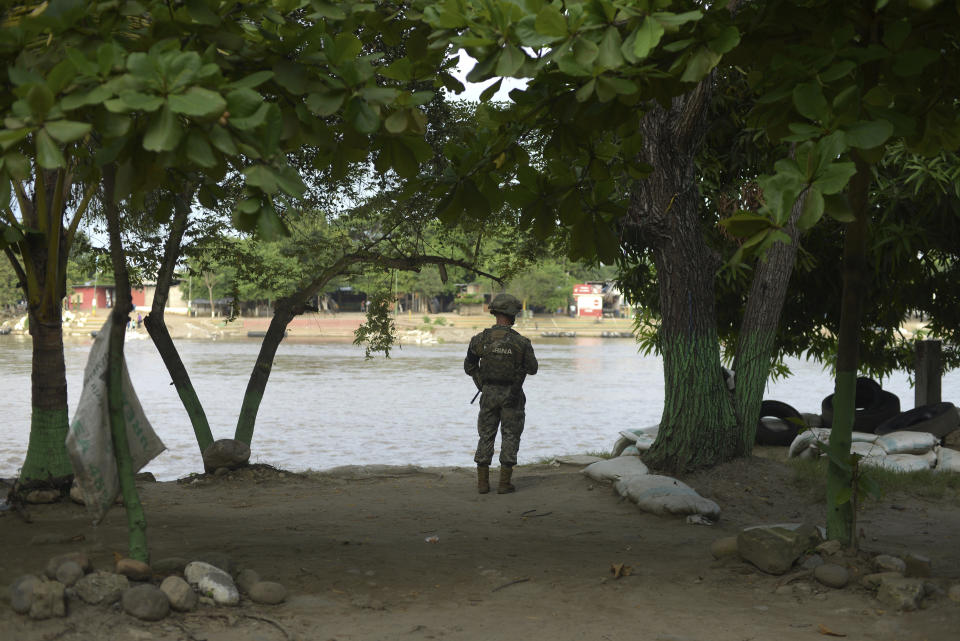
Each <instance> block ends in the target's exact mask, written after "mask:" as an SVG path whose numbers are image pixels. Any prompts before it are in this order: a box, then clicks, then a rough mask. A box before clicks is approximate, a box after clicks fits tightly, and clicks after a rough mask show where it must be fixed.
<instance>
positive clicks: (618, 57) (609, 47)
mask: <svg viewBox="0 0 960 641" xmlns="http://www.w3.org/2000/svg"><path fill="white" fill-rule="evenodd" d="M622 45H623V41H622V40H620V31H619V30H618V29H617V28H616V27H614V26H610V27H607V30H606V31H605V32H604V34H603V39H602V40H601V41H600V50H599V52H598V54H597V64H598V65H600V66H601V67H603V68H604V69H616V68H618V67H620V66H621V65H622V64H623V54H622V53H620V47H621V46H622Z"/></svg>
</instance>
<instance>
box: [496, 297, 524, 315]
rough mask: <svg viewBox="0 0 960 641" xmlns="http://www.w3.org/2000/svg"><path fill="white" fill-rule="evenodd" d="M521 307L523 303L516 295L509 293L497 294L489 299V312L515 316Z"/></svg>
mask: <svg viewBox="0 0 960 641" xmlns="http://www.w3.org/2000/svg"><path fill="white" fill-rule="evenodd" d="M521 309H523V305H522V304H521V303H520V301H519V300H518V299H517V297H516V296H511V295H510V294H497V295H496V296H494V297H493V300H492V301H490V313H491V314H493V313H494V312H500V313H501V314H506V315H507V316H516V315H517V314H519V313H520V310H521Z"/></svg>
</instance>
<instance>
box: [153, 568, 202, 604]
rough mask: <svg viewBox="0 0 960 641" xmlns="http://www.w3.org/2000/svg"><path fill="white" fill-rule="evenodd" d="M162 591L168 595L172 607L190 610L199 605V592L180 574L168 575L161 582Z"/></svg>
mask: <svg viewBox="0 0 960 641" xmlns="http://www.w3.org/2000/svg"><path fill="white" fill-rule="evenodd" d="M160 591H161V592H163V593H164V594H166V595H167V600H169V601H170V607H172V608H173V609H174V610H179V611H180V612H189V611H191V610H193V609H194V608H196V607H197V601H198V597H197V593H196V592H194V591H193V588H191V587H190V584H189V583H187V582H186V581H184V580H183V579H181V578H180V577H178V576H168V577H167V578H165V579H164V580H163V583H161V584H160Z"/></svg>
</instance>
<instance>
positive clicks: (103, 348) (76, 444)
mask: <svg viewBox="0 0 960 641" xmlns="http://www.w3.org/2000/svg"><path fill="white" fill-rule="evenodd" d="M112 320H113V316H112V315H110V316H108V317H107V322H106V323H104V324H103V327H102V328H101V329H100V331H99V333H98V334H97V338H96V339H95V340H94V341H93V346H92V347H91V348H90V356H89V357H88V358H87V365H86V367H85V368H84V371H83V391H82V392H81V393H80V401H79V403H78V405H77V411H76V413H74V415H73V421H72V422H71V423H70V430H69V431H68V433H67V440H66V447H67V454H68V455H69V456H70V462H71V463H72V465H73V471H74V475H75V478H76V481H77V485H79V487H80V490H81V491H82V492H83V498H84V502H85V503H86V505H87V509H88V510H89V511H90V513H91V514H92V515H93V517H94V520H95V521H99V520H100V519H102V518H103V516H104V515H105V514H106V513H107V510H108V509H110V506H111V505H113V502H114V500H115V499H116V498H117V494H119V492H120V480H119V476H118V474H117V461H116V458H115V457H114V451H113V439H112V437H111V434H110V410H109V405H108V399H107V375H108V370H109V367H108V362H109V343H110V326H111V324H112ZM121 379H122V383H121V384H122V390H123V415H124V418H125V419H126V428H127V443H128V445H129V449H130V457H131V459H132V462H133V469H134V472H138V471H140V470H141V469H142V468H143V466H144V465H146V464H147V463H149V462H150V460H151V459H153V458H155V457H156V456H157V455H159V454H160V453H161V452H163V451H164V450H165V449H166V447H165V446H164V444H163V443H162V442H161V441H160V438H159V437H158V436H157V435H156V433H155V432H154V431H153V428H152V427H151V426H150V422H149V421H148V420H147V417H146V416H145V415H144V413H143V407H142V406H141V405H140V400H139V399H138V398H137V394H136V392H135V391H134V389H133V383H132V382H131V381H130V374H129V372H128V371H127V363H126V359H124V363H123V370H122V373H121Z"/></svg>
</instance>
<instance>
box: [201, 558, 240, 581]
mask: <svg viewBox="0 0 960 641" xmlns="http://www.w3.org/2000/svg"><path fill="white" fill-rule="evenodd" d="M197 560H198V561H203V562H204V563H209V564H210V565H212V566H213V567H215V568H217V569H218V570H223V571H224V572H226V573H227V574H229V575H230V576H231V577H232V576H233V573H234V572H235V571H236V569H237V567H236V564H234V562H233V559H231V558H230V557H228V556H227V555H226V554H223V553H222V552H208V553H207V554H203V555H201V556H200V557H199V558H198V559H197Z"/></svg>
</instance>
